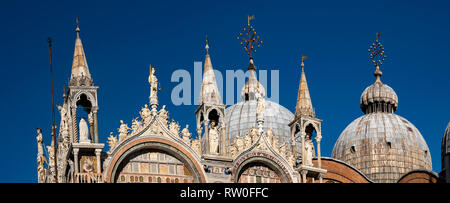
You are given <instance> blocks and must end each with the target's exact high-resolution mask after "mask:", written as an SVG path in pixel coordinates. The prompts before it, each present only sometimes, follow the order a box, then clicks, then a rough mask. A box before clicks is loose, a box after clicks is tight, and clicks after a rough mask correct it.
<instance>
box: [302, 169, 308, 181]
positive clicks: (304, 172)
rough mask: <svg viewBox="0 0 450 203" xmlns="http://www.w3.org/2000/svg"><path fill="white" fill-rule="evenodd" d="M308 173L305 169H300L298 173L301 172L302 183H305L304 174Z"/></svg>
mask: <svg viewBox="0 0 450 203" xmlns="http://www.w3.org/2000/svg"><path fill="white" fill-rule="evenodd" d="M307 173H308V171H307V170H302V171H300V174H302V183H306V174H307Z"/></svg>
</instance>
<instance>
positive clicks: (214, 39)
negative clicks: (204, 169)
mask: <svg viewBox="0 0 450 203" xmlns="http://www.w3.org/2000/svg"><path fill="white" fill-rule="evenodd" d="M449 11H450V3H449V2H448V1H395V2H393V1H377V2H376V3H375V1H222V2H212V1H192V2H191V1H164V2H153V1H142V2H141V1H94V2H91V1H66V2H63V1H52V2H50V1H45V2H44V1H7V2H3V3H2V5H1V7H0V22H1V23H0V24H1V25H2V31H1V32H0V39H2V49H0V59H2V60H1V61H2V65H1V66H2V68H1V69H0V70H1V75H2V76H3V78H2V80H1V82H0V83H1V85H0V88H1V93H2V95H3V96H2V98H3V99H2V100H1V105H0V109H1V112H2V115H3V116H2V117H1V118H0V119H1V120H0V121H1V123H2V135H1V136H0V161H1V167H0V182H36V180H37V176H36V152H37V147H36V139H35V137H36V128H37V127H40V128H42V129H43V131H44V137H45V138H44V141H45V143H46V144H49V143H50V129H51V128H50V127H51V118H52V117H51V94H50V72H49V55H48V44H47V37H52V38H53V68H54V70H53V73H54V87H55V103H56V104H61V103H62V102H63V100H62V94H63V86H65V85H67V83H68V78H69V77H70V71H71V64H72V56H73V49H74V43H75V37H76V34H75V18H76V17H77V16H79V17H80V29H81V33H80V34H81V38H82V41H83V45H84V49H85V53H86V55H87V62H88V64H89V68H90V72H91V75H92V76H93V79H94V83H95V84H96V85H97V86H99V87H100V88H99V92H98V93H99V95H98V98H99V115H98V117H99V128H100V130H99V132H100V141H101V142H106V140H107V136H108V135H109V132H111V131H114V132H115V133H117V128H118V127H119V125H120V122H119V120H124V121H125V122H126V123H129V124H131V120H132V119H133V118H135V117H137V116H139V113H138V112H139V110H140V109H141V107H142V106H143V105H144V104H146V103H148V96H149V85H148V81H147V77H148V66H149V64H152V65H154V66H156V67H157V68H158V72H157V76H158V78H159V80H160V81H161V86H162V91H161V92H160V93H159V102H160V104H166V105H167V108H166V109H168V110H169V112H170V117H171V118H174V119H175V120H177V121H179V122H180V124H181V125H182V126H184V125H185V124H189V125H190V126H195V115H194V111H195V109H196V107H197V106H194V105H182V106H175V105H173V104H172V102H171V98H170V96H171V91H172V89H173V88H174V87H175V86H176V85H177V84H178V83H174V82H171V81H170V78H171V75H172V73H173V72H174V71H175V70H177V69H185V70H187V71H189V72H191V74H193V68H194V61H202V60H203V59H204V55H205V51H204V46H205V44H204V40H205V35H206V34H207V35H208V37H209V40H210V54H211V59H212V63H213V66H214V68H215V69H217V70H219V71H221V72H222V73H225V70H230V69H243V70H245V69H246V67H247V65H248V57H247V55H246V54H245V53H244V51H243V49H242V47H241V46H240V44H239V42H238V41H237V40H236V37H237V35H238V34H239V32H240V31H241V29H242V27H243V26H245V25H246V23H247V15H249V14H252V15H255V16H256V19H255V20H254V21H253V24H254V26H255V28H256V31H257V33H258V34H259V35H260V37H261V39H262V40H263V41H264V44H263V46H262V47H261V48H260V49H259V50H258V52H257V54H256V55H255V64H256V65H257V67H258V68H259V69H263V70H271V69H273V70H279V71H280V81H281V84H280V101H279V102H280V104H281V105H283V106H285V107H286V108H288V109H289V110H291V111H294V108H295V102H296V99H297V98H296V97H297V88H298V82H299V78H300V66H299V63H300V56H301V55H307V56H309V58H308V60H307V62H306V69H305V71H306V74H307V80H308V85H309V90H310V93H311V97H312V102H313V105H314V107H315V110H316V116H317V117H318V118H320V119H322V120H323V122H322V124H323V125H322V136H323V139H322V154H323V156H331V151H332V149H333V146H334V143H335V141H336V140H337V138H338V137H339V134H340V133H341V131H342V130H344V128H345V127H346V126H347V125H348V124H350V122H351V121H353V120H354V119H356V118H358V117H359V116H361V115H363V113H362V112H361V110H360V108H359V98H360V95H361V93H362V91H363V90H364V88H366V87H367V86H369V85H370V84H372V83H373V82H374V80H375V78H374V76H373V71H374V68H373V65H372V64H371V63H370V62H369V58H368V53H367V49H368V47H369V45H370V43H372V42H373V40H374V39H375V36H376V35H375V34H376V33H377V32H381V33H382V36H381V37H382V40H383V44H384V46H385V52H386V55H387V59H386V61H385V63H384V65H383V66H382V67H381V70H382V72H383V76H382V78H381V79H382V81H383V82H384V83H386V84H388V85H389V86H391V87H392V88H393V89H394V90H395V91H396V93H397V95H398V97H399V107H398V110H397V112H396V113H397V114H398V115H401V116H403V117H405V118H406V119H408V120H409V121H410V122H411V123H413V124H414V125H415V126H416V127H417V128H418V129H419V131H420V132H421V133H422V135H423V136H424V138H425V140H426V142H427V143H428V146H429V148H430V151H431V155H432V161H433V171H435V172H440V171H441V166H440V165H441V164H440V143H441V139H442V136H443V133H444V130H445V127H446V125H447V123H448V122H449V120H450V119H449V115H450V108H449V107H450V94H449V92H450V85H449V81H450V60H449V58H450V49H448V47H449V45H450V38H449V36H450V26H449V25H450V12H449ZM191 91H198V90H194V89H192V90H191ZM239 91H240V90H239ZM192 97H193V95H192ZM193 99H194V98H192V100H191V101H193ZM56 118H57V120H58V119H59V115H58V114H56ZM57 123H59V122H57ZM191 131H193V130H192V129H191ZM105 148H106V150H107V147H105Z"/></svg>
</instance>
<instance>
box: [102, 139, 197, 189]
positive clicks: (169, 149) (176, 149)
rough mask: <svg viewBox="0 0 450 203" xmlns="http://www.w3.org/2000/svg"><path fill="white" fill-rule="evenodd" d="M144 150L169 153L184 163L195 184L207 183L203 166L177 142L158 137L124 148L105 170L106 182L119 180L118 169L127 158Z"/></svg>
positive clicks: (133, 143) (113, 157)
mask: <svg viewBox="0 0 450 203" xmlns="http://www.w3.org/2000/svg"><path fill="white" fill-rule="evenodd" d="M142 149H155V150H159V151H162V152H164V153H167V154H169V155H171V156H173V157H175V158H177V159H178V160H180V161H181V162H183V163H184V164H185V165H186V167H187V168H188V170H189V171H190V172H191V174H192V175H193V177H194V182H199V183H204V182H206V178H205V174H204V173H203V170H202V167H201V164H200V163H199V162H198V161H197V160H196V159H195V158H194V156H193V155H192V154H191V153H189V152H188V151H187V150H186V149H184V148H183V147H181V146H180V145H178V144H177V143H175V142H172V141H170V140H167V139H163V138H158V137H145V138H141V139H136V140H134V141H132V142H130V143H128V144H127V145H125V146H123V147H122V148H121V149H120V150H119V151H117V152H116V153H115V154H114V155H112V158H111V161H110V162H109V165H108V166H107V170H105V181H106V182H110V183H112V182H115V181H116V180H117V178H118V174H119V173H118V172H119V171H118V169H119V168H120V167H119V166H120V164H121V163H122V161H124V160H126V157H127V156H129V155H131V154H133V153H134V152H137V151H139V150H142Z"/></svg>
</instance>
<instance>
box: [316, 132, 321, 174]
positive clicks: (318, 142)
mask: <svg viewBox="0 0 450 203" xmlns="http://www.w3.org/2000/svg"><path fill="white" fill-rule="evenodd" d="M320 140H322V136H321V135H320V132H319V133H318V135H317V136H316V142H317V163H318V167H319V168H322V159H321V156H320Z"/></svg>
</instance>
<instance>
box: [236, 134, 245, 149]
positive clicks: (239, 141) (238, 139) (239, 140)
mask: <svg viewBox="0 0 450 203" xmlns="http://www.w3.org/2000/svg"><path fill="white" fill-rule="evenodd" d="M235 142H236V147H237V149H238V151H239V152H242V151H244V149H245V144H244V141H243V140H242V137H240V136H238V137H236V140H235Z"/></svg>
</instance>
